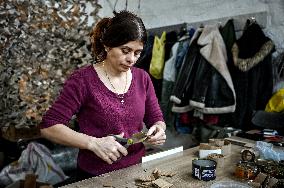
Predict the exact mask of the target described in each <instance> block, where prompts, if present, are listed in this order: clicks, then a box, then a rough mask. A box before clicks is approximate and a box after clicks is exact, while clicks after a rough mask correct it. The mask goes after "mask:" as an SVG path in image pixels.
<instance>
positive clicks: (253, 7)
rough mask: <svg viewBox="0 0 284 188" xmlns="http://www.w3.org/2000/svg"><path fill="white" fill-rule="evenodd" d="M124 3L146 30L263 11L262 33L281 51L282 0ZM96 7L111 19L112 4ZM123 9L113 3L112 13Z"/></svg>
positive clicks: (103, 0)
mask: <svg viewBox="0 0 284 188" xmlns="http://www.w3.org/2000/svg"><path fill="white" fill-rule="evenodd" d="M127 2H128V3H127V4H128V6H127V10H130V11H133V12H135V13H136V14H138V15H139V16H141V18H142V19H143V21H144V23H145V26H146V28H147V29H151V28H156V27H162V26H167V25H175V24H180V23H184V22H187V23H194V22H202V21H206V20H212V19H218V18H223V17H234V16H237V15H241V14H254V13H257V12H262V11H266V12H267V13H268V16H267V20H265V23H267V24H266V28H265V32H266V33H267V34H268V35H269V36H270V37H271V38H272V40H273V41H274V42H275V43H276V47H277V50H278V51H282V50H283V49H284V1H283V0H128V1H127ZM139 2H140V8H139ZM99 3H100V4H101V5H102V7H103V8H102V9H101V10H100V12H99V15H100V16H101V17H104V16H112V11H113V8H114V5H115V3H116V0H99ZM125 5H126V0H117V4H116V10H117V11H119V10H123V9H125ZM258 21H260V20H258Z"/></svg>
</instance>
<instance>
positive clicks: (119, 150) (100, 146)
mask: <svg viewBox="0 0 284 188" xmlns="http://www.w3.org/2000/svg"><path fill="white" fill-rule="evenodd" d="M123 135H124V134H123V133H121V134H120V135H119V136H121V137H123ZM90 140H91V141H90V142H89V144H88V149H89V150H90V151H92V152H94V153H95V154H96V155H97V156H98V157H100V158H101V159H102V160H104V161H105V162H107V163H108V164H112V163H113V162H115V161H117V160H118V159H120V158H121V155H124V156H126V155H127V154H128V152H127V149H126V148H125V147H123V146H122V145H121V144H120V143H118V142H117V141H116V140H115V138H114V137H113V136H106V137H102V138H95V137H92V138H91V139H90Z"/></svg>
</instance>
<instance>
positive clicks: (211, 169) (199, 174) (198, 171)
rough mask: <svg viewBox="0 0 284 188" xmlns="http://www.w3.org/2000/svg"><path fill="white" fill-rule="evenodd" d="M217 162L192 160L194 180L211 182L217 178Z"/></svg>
mask: <svg viewBox="0 0 284 188" xmlns="http://www.w3.org/2000/svg"><path fill="white" fill-rule="evenodd" d="M216 166H217V162H216V161H213V160H210V159H195V160H192V176H193V177H194V178H197V179H200V180H203V181H210V180H214V179H215V178H216Z"/></svg>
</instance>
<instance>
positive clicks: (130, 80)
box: [91, 64, 135, 97]
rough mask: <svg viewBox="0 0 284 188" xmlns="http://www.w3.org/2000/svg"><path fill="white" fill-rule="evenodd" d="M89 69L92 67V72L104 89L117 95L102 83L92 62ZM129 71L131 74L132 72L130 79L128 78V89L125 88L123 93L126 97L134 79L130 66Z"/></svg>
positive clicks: (115, 95)
mask: <svg viewBox="0 0 284 188" xmlns="http://www.w3.org/2000/svg"><path fill="white" fill-rule="evenodd" d="M91 69H92V70H93V72H94V73H95V75H96V77H97V78H98V82H99V83H100V84H101V85H102V87H103V88H104V89H105V90H107V91H108V92H109V93H111V95H112V96H114V97H117V96H118V94H117V93H115V92H114V91H112V90H110V89H109V88H108V87H107V86H106V85H105V84H104V82H103V81H102V80H101V78H100V77H99V74H98V72H97V70H96V68H95V66H94V65H93V64H92V65H91ZM130 72H131V74H132V77H131V79H129V82H130V85H129V87H128V89H126V91H125V93H124V97H127V96H128V95H129V93H130V92H131V90H132V87H133V80H134V79H135V76H134V74H133V70H132V68H130Z"/></svg>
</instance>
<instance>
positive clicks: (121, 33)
mask: <svg viewBox="0 0 284 188" xmlns="http://www.w3.org/2000/svg"><path fill="white" fill-rule="evenodd" d="M90 38H91V45H92V52H93V53H94V55H95V58H96V60H97V61H98V62H101V61H103V60H104V59H105V58H106V51H105V48H104V46H107V47H110V48H113V47H118V46H120V45H123V44H125V43H127V42H129V41H136V40H139V41H141V42H142V43H143V44H145V43H146V40H147V33H146V29H145V26H144V24H143V21H142V19H141V18H139V17H138V16H137V15H135V14H133V13H131V12H129V11H121V12H118V13H116V14H115V16H114V17H113V18H103V19H101V20H100V21H99V22H98V23H97V24H96V25H95V27H94V28H93V29H92V31H91V34H90Z"/></svg>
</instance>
